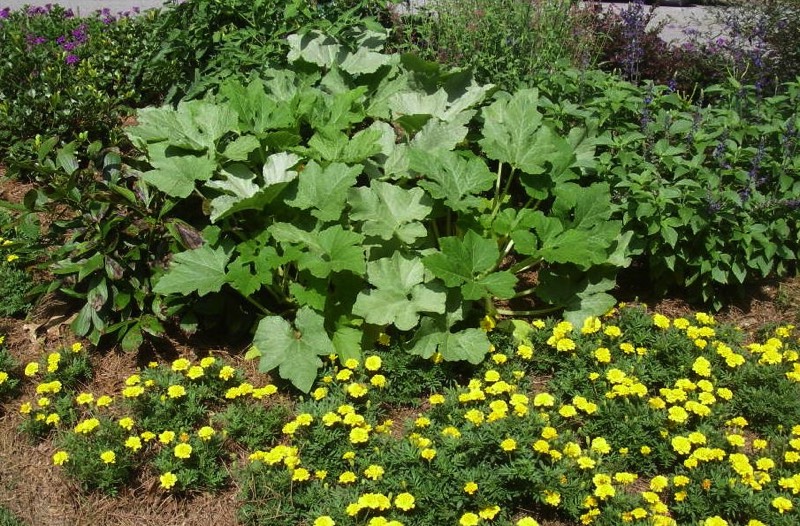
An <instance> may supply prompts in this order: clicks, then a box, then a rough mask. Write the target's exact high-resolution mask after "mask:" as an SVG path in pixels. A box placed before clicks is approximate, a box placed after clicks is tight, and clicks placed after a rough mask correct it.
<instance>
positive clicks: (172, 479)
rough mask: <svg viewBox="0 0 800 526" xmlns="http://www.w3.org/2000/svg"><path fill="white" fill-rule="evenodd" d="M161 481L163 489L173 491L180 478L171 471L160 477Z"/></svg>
mask: <svg viewBox="0 0 800 526" xmlns="http://www.w3.org/2000/svg"><path fill="white" fill-rule="evenodd" d="M158 479H159V481H161V487H162V488H164V489H171V488H172V487H173V486H175V483H176V482H178V477H177V475H175V474H174V473H173V472H171V471H167V472H166V473H164V474H162V475H161V476H160V477H158Z"/></svg>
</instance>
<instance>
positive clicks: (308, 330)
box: [253, 307, 335, 393]
mask: <svg viewBox="0 0 800 526" xmlns="http://www.w3.org/2000/svg"><path fill="white" fill-rule="evenodd" d="M323 322H324V318H323V317H322V316H320V315H319V314H317V313H315V312H314V311H312V310H311V309H309V308H306V307H304V308H302V309H300V310H299V311H298V312H297V317H296V318H295V322H294V326H292V325H291V324H290V323H289V322H288V321H286V320H284V319H283V318H281V317H279V316H267V317H266V318H264V319H263V320H261V322H260V323H259V324H258V328H256V333H255V336H254V337H253V346H254V347H255V348H256V349H257V350H258V352H259V354H260V355H261V359H260V362H259V364H258V369H259V370H260V371H261V372H263V373H267V372H270V371H272V370H273V369H275V368H277V369H278V373H279V374H280V375H281V377H282V378H285V379H287V380H289V381H290V382H292V384H294V386H295V387H297V388H298V389H300V390H301V391H303V392H305V393H307V392H308V391H309V390H310V389H311V386H312V385H313V384H314V380H315V379H316V377H317V370H318V369H319V368H320V367H321V366H322V360H320V359H319V356H320V355H328V354H333V353H334V352H335V349H334V347H333V343H332V342H331V339H330V338H329V337H328V334H327V332H326V331H325V327H324V325H323Z"/></svg>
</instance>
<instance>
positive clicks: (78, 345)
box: [70, 342, 83, 352]
mask: <svg viewBox="0 0 800 526" xmlns="http://www.w3.org/2000/svg"><path fill="white" fill-rule="evenodd" d="M70 350H71V351H72V352H81V351H82V350H83V344H82V343H80V342H75V343H73V344H72V346H71V347H70Z"/></svg>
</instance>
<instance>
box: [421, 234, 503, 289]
mask: <svg viewBox="0 0 800 526" xmlns="http://www.w3.org/2000/svg"><path fill="white" fill-rule="evenodd" d="M439 242H440V245H441V251H440V252H436V253H434V254H431V255H429V256H426V257H425V258H423V260H422V262H423V263H424V265H425V268H427V269H428V270H429V271H431V272H432V273H433V275H434V276H436V277H437V278H440V279H441V280H442V281H444V284H445V285H447V286H448V287H460V288H461V291H462V293H463V295H464V299H468V300H477V299H480V298H482V297H484V296H487V295H489V296H495V297H498V298H510V297H511V296H513V295H514V285H515V284H516V282H517V278H516V277H515V276H514V275H513V274H510V273H508V272H492V269H493V268H494V267H495V265H496V264H497V260H498V259H499V257H500V251H499V250H498V249H497V244H496V243H495V242H494V241H492V240H491V239H485V238H482V237H481V236H479V235H478V234H477V233H475V232H474V231H472V230H470V231H469V232H467V234H466V235H465V236H464V239H463V240H462V239H458V238H456V237H445V238H442V239H440V240H439Z"/></svg>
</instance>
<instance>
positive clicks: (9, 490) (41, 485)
mask: <svg viewBox="0 0 800 526" xmlns="http://www.w3.org/2000/svg"><path fill="white" fill-rule="evenodd" d="M47 325H48V324H47V320H38V321H37V322H35V323H34V322H33V321H27V322H26V321H24V320H15V319H10V318H3V319H0V334H5V335H6V347H7V348H8V349H9V351H10V352H11V353H12V355H14V357H15V358H16V359H17V360H18V361H19V362H20V363H23V364H24V363H28V362H30V361H35V360H38V359H39V358H40V357H41V355H42V353H44V352H47V351H51V350H54V349H57V348H59V347H63V346H69V345H71V344H72V343H73V342H74V341H75V339H74V338H73V337H71V336H70V334H69V330H68V327H67V325H66V324H63V323H62V324H58V325H55V326H53V327H50V328H49V329H48V330H46V331H42V330H41V328H42V327H46V326H47ZM191 343H192V342H186V341H183V342H182V341H177V340H169V342H168V344H165V345H161V346H159V347H158V348H149V349H147V350H146V351H145V352H144V353H141V354H140V355H138V356H137V355H135V354H126V353H123V352H121V351H119V350H116V349H112V350H110V351H108V352H105V353H96V352H95V353H94V355H93V358H94V359H93V365H94V375H93V378H92V380H91V382H89V383H88V384H87V385H86V386H85V390H86V391H88V392H92V393H107V394H112V393H114V392H118V391H119V389H120V388H121V386H123V385H124V380H125V378H127V377H128V376H129V375H131V374H133V373H134V372H135V370H136V369H137V368H139V367H141V366H143V365H145V364H146V363H147V361H149V360H151V359H155V360H159V361H166V360H173V359H175V358H176V357H178V356H185V357H188V358H193V359H194V358H196V357H197V356H198V355H200V356H203V355H207V354H208V353H209V352H210V351H212V349H209V348H208V347H207V346H206V345H205V344H202V343H201V344H199V345H198V346H192V345H190V344H191ZM195 350H197V352H195ZM213 353H214V354H215V355H217V356H221V357H223V358H224V359H225V360H226V361H227V362H228V363H231V364H232V365H234V366H236V367H237V368H239V369H240V370H242V371H243V372H244V374H245V377H246V378H247V379H248V380H255V381H256V382H258V383H263V382H265V381H266V380H268V379H267V378H265V376H264V375H259V373H258V372H257V370H256V364H255V363H254V362H252V361H244V360H243V359H242V358H241V352H240V350H239V349H214V350H213ZM34 388H35V386H34V385H33V384H32V383H31V382H26V383H25V385H24V387H23V389H22V393H21V397H24V398H26V399H29V398H31V397H32V395H33V394H34ZM18 406H19V398H17V399H15V400H11V401H9V402H8V403H6V404H4V405H2V406H0V506H3V507H5V508H7V509H8V510H10V511H12V512H13V513H14V514H16V515H17V516H18V517H19V518H20V519H21V520H23V521H24V522H25V524H27V525H29V526H74V525H86V526H93V525H104V526H105V525H108V526H129V525H130V526H133V525H136V526H140V525H142V524H157V525H168V526H205V525H208V524H214V525H215V526H235V525H236V524H237V521H236V510H237V508H238V507H239V505H238V502H237V495H238V493H239V489H238V488H237V487H235V485H232V486H231V487H229V488H227V489H225V490H223V491H221V492H218V493H216V494H213V495H212V494H205V493H199V494H194V495H189V496H185V497H174V496H171V495H165V494H164V492H163V491H160V490H159V488H158V478H157V475H156V474H155V473H149V472H145V473H139V474H138V476H137V477H136V481H135V483H134V484H133V485H132V487H129V488H124V489H122V490H121V491H120V493H119V495H117V496H115V497H109V496H106V495H103V494H101V493H97V492H95V493H85V492H83V491H81V489H80V486H79V485H78V484H77V483H76V482H75V481H73V480H71V479H70V478H68V477H67V476H65V475H64V473H63V472H62V470H61V468H58V467H56V466H53V464H52V455H53V453H54V452H55V448H54V447H53V445H52V444H51V442H50V441H47V440H46V441H44V442H42V443H40V444H33V443H32V442H31V441H30V440H29V439H28V438H27V437H26V436H24V435H22V434H21V433H20V432H19V431H18V427H19V424H20V423H21V422H22V419H23V416H22V415H20V414H19V412H18V411H17V408H18ZM239 453H240V455H239V456H240V460H244V452H239Z"/></svg>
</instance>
